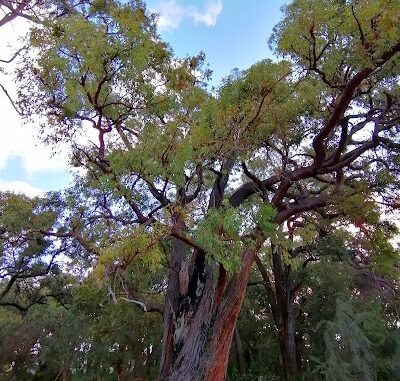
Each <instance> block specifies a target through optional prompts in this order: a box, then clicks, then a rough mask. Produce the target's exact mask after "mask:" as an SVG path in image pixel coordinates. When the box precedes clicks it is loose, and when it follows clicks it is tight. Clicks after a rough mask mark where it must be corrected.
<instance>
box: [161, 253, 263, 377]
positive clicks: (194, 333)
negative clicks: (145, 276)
mask: <svg viewBox="0 0 400 381" xmlns="http://www.w3.org/2000/svg"><path fill="white" fill-rule="evenodd" d="M255 253H256V249H253V250H251V251H247V252H246V253H245V254H244V255H243V262H242V267H241V268H240V270H239V271H238V272H237V273H236V274H234V275H233V276H232V277H231V279H230V281H229V282H228V276H227V273H226V271H225V270H224V268H223V266H222V265H221V264H219V265H218V264H217V263H216V262H213V263H212V264H206V259H205V253H204V252H196V253H194V255H193V259H192V262H193V263H191V265H190V266H189V271H190V272H191V276H190V280H189V285H188V287H187V293H186V294H184V295H182V294H180V295H179V297H178V299H177V301H178V302H177V303H175V301H176V300H175V299H174V297H176V295H177V294H178V293H179V285H178V284H177V280H179V279H176V275H174V274H177V273H178V274H180V273H181V271H180V270H181V269H180V268H179V271H175V272H174V274H172V272H171V273H170V275H171V276H172V279H169V281H170V282H171V283H169V284H168V290H169V291H168V290H167V300H166V307H165V312H164V335H163V338H164V339H163V350H162V356H163V358H162V359H161V363H162V365H161V370H160V377H159V379H160V380H168V381H184V380H185V381H186V380H191V381H209V380H213V381H222V380H224V379H225V377H226V371H227V365H228V359H229V351H230V346H231V342H232V337H233V334H234V329H235V325H236V320H237V317H238V315H239V312H240V307H241V305H242V302H243V299H244V296H245V292H246V286H247V282H248V278H249V274H250V270H251V265H252V263H253V260H254V256H255ZM174 255H177V254H176V253H175V254H174ZM175 270H178V269H175ZM174 277H175V278H174ZM178 278H179V277H178ZM178 283H179V282H178ZM176 287H178V292H177V289H176ZM181 289H182V288H181ZM169 297H172V299H171V300H168V298H169Z"/></svg>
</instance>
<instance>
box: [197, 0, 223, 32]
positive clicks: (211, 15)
mask: <svg viewBox="0 0 400 381" xmlns="http://www.w3.org/2000/svg"><path fill="white" fill-rule="evenodd" d="M221 12H222V2H221V1H216V2H214V3H209V4H208V5H207V7H206V9H205V10H204V11H203V12H198V11H197V10H195V9H193V10H192V12H191V13H190V15H189V16H190V17H191V18H192V19H193V20H194V21H195V22H197V23H203V24H206V25H207V26H215V24H216V23H217V18H218V16H219V14H220V13H221Z"/></svg>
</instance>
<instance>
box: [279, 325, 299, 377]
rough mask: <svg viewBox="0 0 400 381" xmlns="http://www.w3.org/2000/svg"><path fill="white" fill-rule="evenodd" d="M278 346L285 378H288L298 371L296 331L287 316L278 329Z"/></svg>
mask: <svg viewBox="0 0 400 381" xmlns="http://www.w3.org/2000/svg"><path fill="white" fill-rule="evenodd" d="M279 346H280V350H281V354H282V362H283V369H284V372H285V377H286V379H290V378H291V377H293V376H295V375H296V374H297V373H298V372H299V367H298V362H297V348H296V333H295V330H294V321H293V319H292V318H291V317H287V318H286V319H284V321H283V325H282V326H281V327H280V330H279Z"/></svg>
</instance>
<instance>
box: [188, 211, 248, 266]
mask: <svg viewBox="0 0 400 381" xmlns="http://www.w3.org/2000/svg"><path fill="white" fill-rule="evenodd" d="M241 223H242V221H241V219H240V218H239V215H238V213H237V211H236V210H235V209H234V208H231V207H225V208H223V209H219V210H218V209H211V210H209V212H208V214H207V217H206V218H205V219H204V220H203V221H202V222H201V223H200V224H199V227H198V229H197V231H196V239H197V241H198V242H199V244H200V245H201V246H202V247H203V248H204V249H205V250H206V251H207V252H208V253H209V254H210V255H211V257H212V258H213V259H214V260H216V261H217V262H219V263H221V264H222V265H223V266H224V268H225V270H227V271H228V272H233V271H234V270H237V269H238V267H239V265H240V260H241V257H240V254H241V252H242V243H241V241H240V236H239V229H240V226H241Z"/></svg>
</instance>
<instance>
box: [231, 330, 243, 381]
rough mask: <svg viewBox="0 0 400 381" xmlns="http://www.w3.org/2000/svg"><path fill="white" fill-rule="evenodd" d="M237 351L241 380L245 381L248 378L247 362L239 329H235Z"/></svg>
mask: <svg viewBox="0 0 400 381" xmlns="http://www.w3.org/2000/svg"><path fill="white" fill-rule="evenodd" d="M234 337H235V349H236V357H237V364H238V368H239V374H240V379H241V380H244V379H245V377H246V362H245V360H244V356H243V346H242V340H241V338H240V334H239V330H238V327H237V326H236V327H235V336H234Z"/></svg>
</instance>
